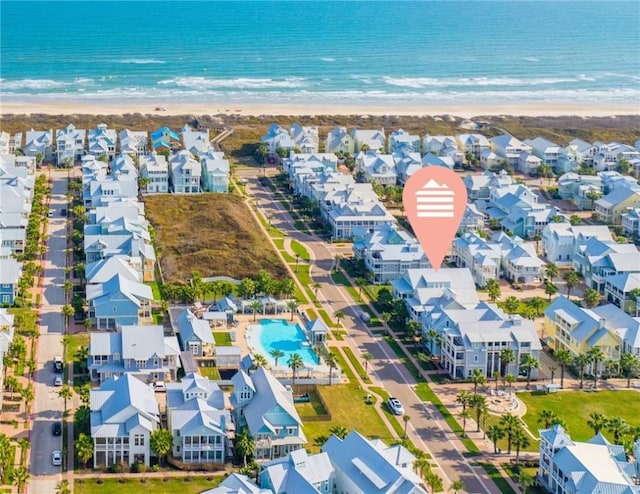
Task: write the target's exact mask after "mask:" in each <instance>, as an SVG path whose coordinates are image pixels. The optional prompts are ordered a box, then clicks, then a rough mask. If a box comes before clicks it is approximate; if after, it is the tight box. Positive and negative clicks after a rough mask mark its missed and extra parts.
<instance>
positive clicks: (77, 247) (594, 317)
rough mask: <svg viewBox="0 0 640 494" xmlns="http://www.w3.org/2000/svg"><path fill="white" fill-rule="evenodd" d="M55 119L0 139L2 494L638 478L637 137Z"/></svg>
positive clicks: (619, 488) (508, 488) (524, 484)
mask: <svg viewBox="0 0 640 494" xmlns="http://www.w3.org/2000/svg"><path fill="white" fill-rule="evenodd" d="M361 123H362V122H361ZM364 123H366V122H364ZM64 125H65V123H62V122H61V125H60V128H57V129H48V130H47V129H37V130H36V129H34V128H30V129H27V128H26V127H25V129H24V130H23V131H21V132H14V133H9V132H6V131H1V132H0V357H2V358H0V492H20V493H21V492H28V493H40V492H42V493H52V492H56V493H69V492H78V493H91V492H96V490H95V489H98V490H101V491H105V492H114V493H116V494H117V493H118V492H130V491H125V490H122V489H125V488H127V487H128V488H131V487H132V486H133V484H134V483H135V484H136V486H137V487H134V488H140V489H146V490H148V491H149V492H179V491H181V490H182V491H184V492H200V493H207V494H230V493H259V494H268V493H273V494H280V493H282V494H285V493H300V494H306V493H310V494H311V493H349V494H352V493H362V494H373V493H389V494H391V493H407V494H421V493H435V492H460V493H462V492H468V493H492V494H494V493H495V494H497V493H529V494H531V493H538V492H550V493H553V494H556V493H567V494H570V493H576V494H577V493H599V492H615V493H620V494H634V493H640V420H639V419H638V416H637V415H638V414H637V410H639V409H640V182H639V178H640V140H638V141H636V142H632V143H620V142H617V141H611V142H600V141H595V142H587V141H585V140H582V139H579V138H577V137H576V138H574V139H573V140H570V141H567V142H552V141H550V140H548V139H547V138H545V137H542V136H539V135H531V136H525V135H520V136H519V137H516V136H514V135H511V134H509V133H508V132H506V131H504V129H502V128H491V129H488V128H487V127H485V126H483V125H481V124H479V123H478V122H474V121H473V120H466V121H463V122H462V123H461V124H460V125H459V133H452V134H451V135H441V134H439V133H434V134H433V135H432V134H430V133H429V132H428V130H429V129H424V130H423V132H421V133H417V132H415V131H413V130H411V131H406V130H404V129H402V128H394V129H385V128H382V127H379V128H376V127H375V126H372V127H371V128H369V127H367V126H366V125H359V126H357V127H353V128H349V127H345V126H341V125H335V126H332V125H324V126H319V125H303V124H298V123H293V124H291V125H282V126H281V125H280V124H278V123H273V124H272V125H270V126H265V127H264V128H260V129H259V131H260V132H261V133H262V137H261V138H260V139H259V140H258V141H256V140H253V141H249V142H243V143H242V144H243V146H245V147H248V148H249V149H250V150H251V152H250V154H245V155H242V156H241V158H242V159H239V158H238V155H237V153H234V151H233V150H231V151H228V150H227V149H226V148H225V139H227V138H229V136H232V135H233V133H234V129H233V128H232V127H229V126H223V125H220V126H218V127H216V128H207V127H204V126H203V125H200V124H199V123H198V122H197V121H196V122H194V121H189V122H188V123H185V124H184V126H182V127H181V128H179V129H178V128H172V127H171V126H169V125H163V126H160V127H158V128H134V129H129V128H121V127H120V126H116V125H112V124H109V123H108V122H106V123H105V122H100V123H96V124H95V126H94V127H91V128H77V127H76V126H75V125H74V124H72V123H69V124H67V125H66V126H64ZM488 130H491V132H488ZM433 166H439V167H446V168H448V169H450V170H452V171H453V172H455V173H457V174H458V175H459V176H460V178H461V179H462V181H463V183H464V185H465V187H466V190H467V196H468V203H467V205H466V209H465V213H464V216H463V218H462V220H461V223H460V225H459V227H458V230H457V233H456V236H455V238H454V239H453V241H452V242H451V248H450V251H449V253H448V255H447V256H446V258H445V261H444V263H443V264H442V266H432V265H431V264H430V262H429V260H428V259H427V256H426V255H425V252H424V249H423V247H422V246H421V245H420V243H419V242H418V240H417V239H416V236H415V235H414V231H413V230H412V226H411V224H410V223H409V221H408V220H407V216H406V214H405V211H404V207H403V204H402V191H403V187H404V185H405V184H406V182H407V181H408V180H409V179H410V178H411V176H412V175H413V174H414V173H416V172H417V171H418V170H420V169H422V168H423V167H433ZM202 198H204V199H202ZM196 200H204V201H206V203H207V204H208V207H211V211H221V210H224V209H225V208H227V209H231V208H233V209H234V212H235V213H236V214H238V215H239V216H240V217H241V218H242V220H241V226H242V227H243V228H246V230H247V231H251V232H252V233H253V234H254V235H256V237H250V236H249V235H248V233H247V232H246V231H244V230H243V231H239V232H233V233H234V234H235V233H238V234H239V235H240V238H242V239H243V240H242V244H240V243H236V244H233V245H231V246H228V245H227V242H226V239H227V238H230V235H231V234H232V232H230V231H229V230H231V229H233V228H236V227H237V225H236V227H234V226H233V225H228V226H225V227H223V228H220V227H219V226H218V225H217V224H216V222H215V221H214V220H213V219H212V218H206V217H205V218H203V217H202V216H198V215H197V213H201V211H200V212H197V211H194V210H193V209H190V206H189V204H190V201H192V202H191V203H192V204H195V201H196ZM230 200H234V201H236V202H233V203H231V202H225V201H230ZM178 201H180V202H178ZM198 204H200V205H202V204H203V203H198ZM158 205H160V206H158ZM232 205H233V206H232ZM200 207H202V206H200ZM158 211H162V212H164V213H166V217H168V218H170V220H169V223H168V224H167V223H163V222H162V221H160V220H159V219H158V217H159V215H158ZM207 211H210V210H207ZM208 214H209V213H208ZM196 216H197V218H198V222H197V223H189V222H190V221H192V219H193V218H195V217H196ZM176 218H177V219H176ZM165 220H166V218H165V219H164V220H163V221H165ZM172 221H173V222H174V223H173V224H171V222H172ZM176 222H181V223H182V222H184V223H188V224H189V225H191V228H190V231H189V232H188V233H187V234H186V235H185V234H182V233H181V234H180V235H179V237H180V238H177V239H176V238H172V239H171V241H169V237H170V236H171V235H172V230H174V229H176V228H177V225H176V224H175V223H176ZM433 234H434V235H438V232H433ZM205 235H212V237H211V238H213V240H212V243H216V244H220V245H225V246H227V250H229V251H230V258H225V259H226V260H217V259H216V257H219V256H220V254H219V253H220V251H219V250H216V251H215V253H214V254H211V253H210V254H209V257H207V259H209V264H207V263H200V262H198V261H197V259H201V258H199V257H196V256H195V251H196V249H197V248H198V247H197V246H196V242H195V239H197V238H198V237H203V236H205ZM174 236H175V235H174ZM207 238H209V237H207ZM233 238H236V237H233ZM252 238H257V239H259V240H257V241H254V240H252ZM176 242H177V243H176ZM220 245H216V246H215V247H216V248H219V247H220ZM209 247H210V249H211V252H214V250H213V247H214V246H209ZM262 248H265V249H268V250H269V251H270V253H271V254H272V255H274V257H273V259H276V261H275V262H274V264H277V269H276V266H269V265H268V263H263V264H261V265H260V266H261V267H260V268H257V269H255V272H251V273H250V274H240V273H239V269H238V268H237V266H238V265H244V266H248V265H251V266H253V265H254V264H252V263H253V262H254V261H255V260H254V259H249V257H250V256H252V254H253V253H254V252H258V251H259V249H262ZM258 257H264V256H258ZM181 258H182V260H184V259H188V261H187V265H188V269H185V268H184V267H181V266H182V265H181V264H180V260H181ZM220 259H222V258H220ZM229 259H232V260H233V263H232V261H231V260H229ZM216 261H217V265H216ZM258 261H260V259H259V260H258ZM262 261H264V258H263V259H262ZM234 266H235V267H234ZM175 273H180V276H178V275H176V274H175Z"/></svg>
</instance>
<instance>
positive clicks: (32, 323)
mask: <svg viewBox="0 0 640 494" xmlns="http://www.w3.org/2000/svg"><path fill="white" fill-rule="evenodd" d="M7 312H8V313H9V314H13V315H14V316H16V317H15V321H14V322H15V325H16V327H17V328H20V329H22V328H24V330H26V331H30V330H32V329H35V328H36V326H37V324H38V312H37V311H35V310H33V309H28V308H18V307H9V308H8V309H7ZM20 329H19V330H18V331H17V333H18V334H24V332H25V331H21V330H20Z"/></svg>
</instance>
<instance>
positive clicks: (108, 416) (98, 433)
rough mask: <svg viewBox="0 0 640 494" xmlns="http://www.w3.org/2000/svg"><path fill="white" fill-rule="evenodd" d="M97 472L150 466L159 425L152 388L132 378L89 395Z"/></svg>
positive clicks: (105, 384) (111, 382) (115, 379)
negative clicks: (116, 467)
mask: <svg viewBox="0 0 640 494" xmlns="http://www.w3.org/2000/svg"><path fill="white" fill-rule="evenodd" d="M89 399H90V409H91V414H90V416H89V417H90V423H91V438H92V439H93V466H94V468H102V467H109V466H111V465H114V464H116V463H124V464H127V465H133V464H134V463H144V464H145V465H147V466H149V464H150V456H151V451H150V447H149V442H150V437H151V433H152V432H153V431H155V430H156V429H157V428H158V427H159V425H160V413H159V411H158V403H157V401H156V398H155V395H154V391H153V388H152V387H151V386H149V385H148V384H145V383H143V382H142V381H140V380H138V379H136V378H135V377H133V376H132V375H130V374H125V375H124V376H122V377H120V378H118V377H112V378H111V379H108V380H107V381H105V382H103V383H102V385H101V386H100V387H99V388H93V389H91V391H90V392H89Z"/></svg>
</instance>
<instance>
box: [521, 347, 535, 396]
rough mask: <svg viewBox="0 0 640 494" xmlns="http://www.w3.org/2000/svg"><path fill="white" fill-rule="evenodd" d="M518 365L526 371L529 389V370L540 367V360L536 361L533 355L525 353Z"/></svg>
mask: <svg viewBox="0 0 640 494" xmlns="http://www.w3.org/2000/svg"><path fill="white" fill-rule="evenodd" d="M520 366H521V367H522V368H523V369H525V370H526V371H527V389H529V384H530V383H531V371H533V369H537V368H538V367H540V362H538V359H537V358H535V357H534V356H533V355H531V354H530V353H527V354H526V355H525V356H524V358H523V359H522V361H521V362H520Z"/></svg>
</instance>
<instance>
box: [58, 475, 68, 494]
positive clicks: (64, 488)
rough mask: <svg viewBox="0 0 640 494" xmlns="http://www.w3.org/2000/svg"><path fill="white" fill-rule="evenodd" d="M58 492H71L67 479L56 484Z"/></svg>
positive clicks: (61, 493) (65, 493) (66, 493)
mask: <svg viewBox="0 0 640 494" xmlns="http://www.w3.org/2000/svg"><path fill="white" fill-rule="evenodd" d="M56 494H71V486H70V485H69V481H68V480H67V479H63V480H61V481H60V482H59V483H58V485H57V486H56Z"/></svg>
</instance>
